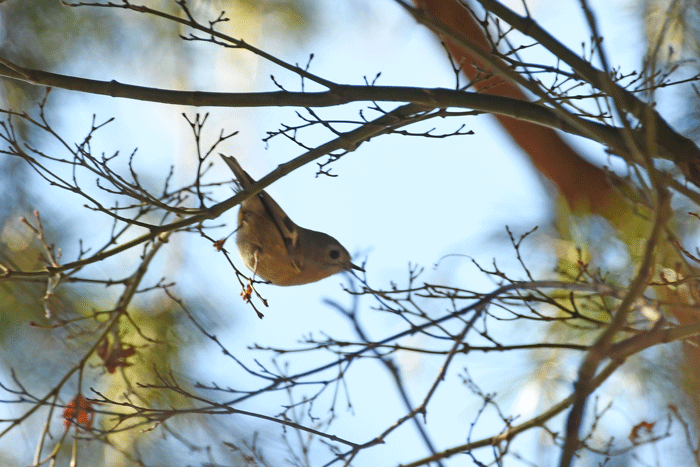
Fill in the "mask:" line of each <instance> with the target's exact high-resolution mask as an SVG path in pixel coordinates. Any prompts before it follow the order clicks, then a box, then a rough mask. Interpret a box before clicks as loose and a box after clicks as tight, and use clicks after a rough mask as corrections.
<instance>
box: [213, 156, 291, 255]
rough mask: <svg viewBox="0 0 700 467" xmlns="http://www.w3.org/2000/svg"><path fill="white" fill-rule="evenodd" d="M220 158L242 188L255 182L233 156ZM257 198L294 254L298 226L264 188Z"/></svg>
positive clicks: (289, 250) (288, 249) (288, 251)
mask: <svg viewBox="0 0 700 467" xmlns="http://www.w3.org/2000/svg"><path fill="white" fill-rule="evenodd" d="M221 158H222V159H223V160H224V162H226V165H228V166H229V168H230V169H231V171H232V172H233V174H234V175H235V176H236V178H237V179H238V181H239V182H240V184H241V186H242V187H243V189H246V188H248V187H249V186H250V185H252V184H253V183H255V180H253V178H252V177H251V176H250V175H248V172H246V171H245V170H243V167H241V166H240V164H239V163H238V161H237V160H236V159H235V158H234V157H232V156H224V155H223V154H221ZM258 198H259V199H260V201H261V202H262V205H263V207H264V208H265V210H266V211H267V214H268V215H269V216H270V217H271V218H272V220H273V221H274V223H275V226H276V227H277V230H279V233H280V235H281V236H282V239H283V240H284V246H285V247H286V248H287V253H289V254H290V255H294V252H295V250H296V247H297V240H298V238H299V227H298V226H297V225H296V224H295V223H294V222H293V221H292V220H291V219H290V218H289V216H288V215H287V213H285V212H284V210H283V209H282V208H281V207H280V206H279V204H277V202H276V201H275V200H274V199H272V196H270V195H268V194H267V193H266V192H265V191H264V190H263V191H261V192H260V193H258Z"/></svg>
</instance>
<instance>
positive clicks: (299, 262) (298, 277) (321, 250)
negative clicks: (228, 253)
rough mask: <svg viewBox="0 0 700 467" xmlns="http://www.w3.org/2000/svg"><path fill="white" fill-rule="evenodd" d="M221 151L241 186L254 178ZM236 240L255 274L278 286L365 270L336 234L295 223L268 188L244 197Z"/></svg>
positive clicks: (253, 181) (251, 181) (242, 255)
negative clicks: (352, 258)
mask: <svg viewBox="0 0 700 467" xmlns="http://www.w3.org/2000/svg"><path fill="white" fill-rule="evenodd" d="M220 156H221V158H222V159H223V160H224V162H226V165H228V166H229V168H230V169H231V171H232V172H233V174H234V176H235V177H236V180H237V181H238V185H239V186H240V187H241V188H242V189H246V188H248V187H249V186H251V185H252V184H253V183H255V180H254V179H253V178H252V177H251V176H250V175H248V173H247V172H246V171H245V170H243V168H242V167H241V166H240V164H239V163H238V161H237V160H236V158H235V157H233V156H226V155H224V154H220ZM236 245H237V246H238V252H239V253H240V255H241V259H242V260H243V263H244V264H245V265H246V267H247V268H248V269H250V270H251V271H253V278H255V276H258V277H261V278H262V279H264V280H266V281H268V282H270V283H272V284H274V285H278V286H292V285H302V284H309V283H312V282H316V281H320V280H321V279H325V278H326V277H329V276H332V275H333V274H337V273H339V272H342V271H349V270H356V271H362V272H364V269H363V268H361V267H359V266H357V265H355V264H353V263H352V261H351V260H350V259H351V258H350V253H348V250H346V249H345V247H343V245H341V244H340V242H339V241H338V240H336V239H335V238H333V237H331V236H330V235H328V234H325V233H323V232H317V231H315V230H309V229H305V228H304V227H300V226H298V225H296V224H295V223H294V222H293V221H292V220H291V219H290V218H289V216H288V215H287V214H286V213H285V212H284V210H283V209H282V208H281V207H280V206H279V204H277V203H276V202H275V200H274V199H272V197H271V196H270V195H268V194H267V193H266V192H265V191H261V192H259V193H257V194H256V195H254V196H251V197H250V198H248V199H247V200H245V201H243V202H242V203H241V207H240V210H239V211H238V229H237V232H236Z"/></svg>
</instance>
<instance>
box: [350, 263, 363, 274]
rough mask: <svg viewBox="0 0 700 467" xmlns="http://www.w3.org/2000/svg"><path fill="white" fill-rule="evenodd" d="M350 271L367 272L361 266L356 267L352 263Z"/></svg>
mask: <svg viewBox="0 0 700 467" xmlns="http://www.w3.org/2000/svg"><path fill="white" fill-rule="evenodd" d="M350 269H354V270H356V271H362V272H365V270H364V269H362V268H361V267H360V266H356V265H354V264H352V263H350Z"/></svg>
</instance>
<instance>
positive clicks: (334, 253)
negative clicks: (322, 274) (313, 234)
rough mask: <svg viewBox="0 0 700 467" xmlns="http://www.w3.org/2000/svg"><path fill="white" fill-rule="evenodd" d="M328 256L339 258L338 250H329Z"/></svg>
mask: <svg viewBox="0 0 700 467" xmlns="http://www.w3.org/2000/svg"><path fill="white" fill-rule="evenodd" d="M328 256H330V257H331V259H338V258H340V252H339V251H338V250H331V251H329V252H328Z"/></svg>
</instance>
